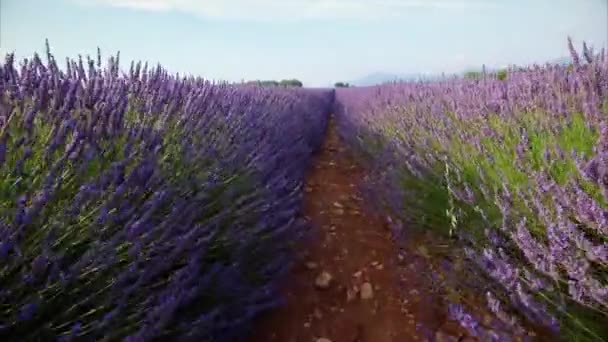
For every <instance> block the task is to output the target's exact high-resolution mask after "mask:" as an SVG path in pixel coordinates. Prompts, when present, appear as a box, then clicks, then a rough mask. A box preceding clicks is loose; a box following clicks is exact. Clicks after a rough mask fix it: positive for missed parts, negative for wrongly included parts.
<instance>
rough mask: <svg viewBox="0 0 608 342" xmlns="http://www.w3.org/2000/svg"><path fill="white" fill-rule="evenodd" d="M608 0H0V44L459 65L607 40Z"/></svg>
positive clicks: (306, 62) (289, 66) (336, 76)
mask: <svg viewBox="0 0 608 342" xmlns="http://www.w3.org/2000/svg"><path fill="white" fill-rule="evenodd" d="M607 3H608V0H378V1H373V0H367V1H366V0H39V1H35V0H1V1H0V53H1V54H2V55H4V54H5V53H7V52H13V51H14V52H16V54H17V56H18V57H27V56H30V55H31V54H32V53H33V52H34V51H39V52H42V51H43V48H44V39H45V38H47V37H48V38H49V40H50V43H51V46H52V49H53V52H54V54H55V55H56V56H57V57H59V58H60V59H61V60H63V59H64V58H65V57H66V56H70V57H75V56H77V55H78V54H83V55H86V54H91V55H94V54H95V53H96V47H97V46H99V47H101V49H102V52H103V53H104V55H105V56H108V54H110V53H114V52H116V51H117V50H120V52H121V58H122V61H123V66H124V67H127V66H128V64H127V61H130V60H132V59H137V60H147V61H150V62H153V63H156V62H160V63H161V64H162V65H163V66H165V67H166V68H168V69H169V70H171V71H174V72H180V73H190V74H195V75H201V76H205V77H208V78H213V79H224V80H230V81H238V80H241V79H246V80H249V79H282V78H298V79H300V80H302V81H303V82H304V83H305V84H306V85H309V86H325V85H329V84H332V83H333V82H335V81H342V80H346V81H348V80H352V79H357V78H360V77H362V76H365V75H366V74H370V73H374V72H390V73H418V72H422V73H439V72H442V71H443V72H448V73H449V72H458V71H462V70H463V69H467V68H471V67H477V66H480V65H481V64H483V63H485V64H486V65H489V66H502V65H506V64H510V63H518V64H521V63H530V62H543V61H546V60H551V59H554V58H557V57H562V56H565V55H567V47H566V37H567V36H568V35H570V36H572V37H573V39H574V41H575V43H577V44H580V42H581V41H582V40H585V41H587V42H588V43H591V44H592V45H594V46H596V47H598V48H599V47H603V46H606V39H607V38H606V35H607V34H608V28H607V27H608V23H607V19H606V17H607V15H608V9H607V8H606V6H607Z"/></svg>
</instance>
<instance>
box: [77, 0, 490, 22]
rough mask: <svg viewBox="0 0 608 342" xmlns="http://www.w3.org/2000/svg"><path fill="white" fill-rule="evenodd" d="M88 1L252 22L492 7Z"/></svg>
mask: <svg viewBox="0 0 608 342" xmlns="http://www.w3.org/2000/svg"><path fill="white" fill-rule="evenodd" d="M79 1H80V2H81V3H82V2H84V1H86V0H79ZM91 2H93V3H94V4H98V5H109V6H114V7H122V8H131V9H139V10H148V11H179V12H185V13H190V14H194V15H198V16H201V17H204V18H210V19H225V20H253V21H268V20H271V21H289V20H306V19H338V18H349V19H357V20H370V19H372V20H373V19H382V18H389V17H399V16H400V14H403V13H405V12H407V11H410V10H413V9H421V8H427V9H442V10H475V9H484V8H488V7H490V6H493V2H492V1H487V0H486V1H484V0H376V1H373V0H88V3H91Z"/></svg>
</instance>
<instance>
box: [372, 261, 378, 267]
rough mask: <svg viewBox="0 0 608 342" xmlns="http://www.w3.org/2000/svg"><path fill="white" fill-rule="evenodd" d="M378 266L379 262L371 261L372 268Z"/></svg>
mask: <svg viewBox="0 0 608 342" xmlns="http://www.w3.org/2000/svg"><path fill="white" fill-rule="evenodd" d="M379 264H380V262H379V261H372V263H371V265H372V266H373V267H376V266H378V265H379Z"/></svg>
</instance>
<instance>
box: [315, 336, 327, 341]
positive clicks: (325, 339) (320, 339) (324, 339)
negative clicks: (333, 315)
mask: <svg viewBox="0 0 608 342" xmlns="http://www.w3.org/2000/svg"><path fill="white" fill-rule="evenodd" d="M315 342H331V340H330V339H328V338H325V337H321V338H318V339H317V340H316V341H315Z"/></svg>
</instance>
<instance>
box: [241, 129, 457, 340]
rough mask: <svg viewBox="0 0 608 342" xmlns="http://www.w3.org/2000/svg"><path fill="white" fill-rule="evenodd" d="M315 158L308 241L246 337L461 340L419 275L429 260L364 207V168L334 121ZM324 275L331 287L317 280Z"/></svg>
mask: <svg viewBox="0 0 608 342" xmlns="http://www.w3.org/2000/svg"><path fill="white" fill-rule="evenodd" d="M315 159H316V160H315V161H314V163H315V164H314V165H315V166H314V168H313V170H312V171H311V173H310V174H309V177H308V180H307V184H306V188H305V193H306V196H305V203H304V208H303V211H304V215H305V217H306V218H307V219H309V220H310V221H311V222H312V225H313V228H312V229H313V232H311V234H312V236H313V237H314V238H313V239H312V241H308V242H306V243H305V244H304V245H303V246H301V249H302V250H301V251H300V253H299V254H300V258H299V259H298V260H299V261H297V263H296V264H295V266H294V267H293V269H292V271H291V274H290V276H289V277H288V280H287V281H286V284H285V285H284V296H285V299H286V304H285V305H284V306H282V307H280V308H277V309H275V310H273V311H271V312H269V313H268V314H267V315H265V316H263V317H261V318H260V319H259V322H257V323H256V326H255V329H254V333H253V335H252V337H251V339H250V341H253V342H268V341H279V342H311V341H312V342H314V341H325V342H327V340H323V339H322V338H326V339H328V340H329V341H332V342H343V341H344V342H391V341H399V342H401V341H427V340H429V339H431V340H438V341H439V340H444V341H458V340H463V339H464V340H467V338H464V337H463V335H462V331H461V330H460V329H459V328H458V326H457V325H456V324H455V323H450V322H449V321H447V319H446V315H445V308H444V307H443V306H442V301H441V300H440V298H439V297H438V296H437V295H436V294H435V293H434V292H433V289H432V284H429V283H428V281H427V280H426V278H425V277H424V276H423V274H425V272H428V265H427V264H426V263H425V258H424V257H421V256H420V255H419V253H417V252H415V248H416V244H417V242H416V241H415V240H412V241H411V242H410V244H411V246H410V247H408V248H406V249H405V250H404V249H401V250H400V249H398V247H397V246H396V244H395V243H394V241H393V239H392V237H391V230H390V229H389V226H388V222H387V220H386V219H385V218H383V217H380V216H378V215H375V214H374V213H373V212H372V211H371V210H369V209H368V208H370V207H371V206H370V205H369V203H368V204H366V203H365V202H364V199H363V198H362V195H361V193H360V191H359V185H360V184H362V182H363V181H364V178H365V177H366V175H365V171H364V168H362V167H361V166H360V165H358V164H357V163H356V162H355V159H354V158H353V157H352V156H351V155H350V154H349V152H348V151H347V149H346V147H345V145H344V144H343V142H341V140H340V139H339V137H338V135H337V133H336V129H335V126H334V124H333V123H330V126H329V128H328V135H327V138H326V141H325V142H324V145H323V147H322V149H321V151H320V152H319V154H318V155H317V156H316V157H315ZM322 272H327V273H328V274H329V275H330V276H331V281H329V284H322V283H323V282H322V281H321V283H320V284H317V278H318V277H319V276H320V274H321V273H322ZM319 280H327V279H319ZM364 283H368V284H369V285H371V289H372V292H373V293H372V294H371V298H368V297H369V296H370V294H369V293H368V292H369V291H368V290H369V285H364ZM319 285H322V286H321V287H320V286H319ZM323 287H326V288H323ZM362 289H363V291H362ZM362 292H364V293H363V294H362ZM362 297H366V298H367V299H364V298H362ZM429 332H430V333H429ZM429 336H430V337H429Z"/></svg>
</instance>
